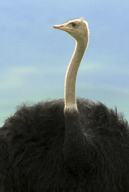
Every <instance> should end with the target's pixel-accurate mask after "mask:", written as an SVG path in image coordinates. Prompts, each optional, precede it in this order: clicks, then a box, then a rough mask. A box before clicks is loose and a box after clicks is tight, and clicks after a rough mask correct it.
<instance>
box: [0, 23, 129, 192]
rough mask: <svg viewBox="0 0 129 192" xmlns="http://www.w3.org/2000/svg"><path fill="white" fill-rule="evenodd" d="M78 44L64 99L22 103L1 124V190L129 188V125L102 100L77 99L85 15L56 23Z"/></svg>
mask: <svg viewBox="0 0 129 192" xmlns="http://www.w3.org/2000/svg"><path fill="white" fill-rule="evenodd" d="M54 28H56V29H60V30H64V31H66V32H68V33H69V34H70V35H72V37H74V39H75V40H76V47H75V51H74V54H73V56H72V59H71V61H70V64H69V66H68V70H67V72H66V78H65V89H64V90H65V91H64V100H63V99H60V100H54V101H49V102H44V103H39V104H36V105H35V106H31V107H27V106H23V107H21V109H19V110H18V111H17V112H16V113H15V114H14V115H13V116H12V117H10V118H9V119H7V120H6V122H5V124H4V126H3V127H2V128H1V130H0V154H1V155H0V191H1V192H128V191H129V127H128V124H127V122H126V121H125V120H124V119H123V118H122V117H121V116H119V115H118V114H117V111H114V110H112V109H108V108H107V107H106V106H105V105H104V104H102V103H99V102H98V103H96V102H92V101H89V100H87V99H76V94H75V87H76V86H75V85H76V76H77V71H78V68H79V64H80V62H81V59H82V57H83V54H84V52H85V49H86V48H87V43H88V37H89V30H88V24H87V22H86V21H85V20H84V19H75V20H71V21H69V22H66V23H64V24H63V25H56V26H54Z"/></svg>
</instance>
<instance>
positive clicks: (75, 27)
mask: <svg viewBox="0 0 129 192" xmlns="http://www.w3.org/2000/svg"><path fill="white" fill-rule="evenodd" d="M54 28H55V29H60V30H63V31H66V32H68V33H69V34H70V35H71V36H72V37H73V38H75V39H76V40H77V41H78V40H84V39H85V38H88V35H89V30H88V23H87V21H86V20H84V19H83V18H80V19H74V20H70V21H68V22H66V23H64V24H61V25H55V26H54Z"/></svg>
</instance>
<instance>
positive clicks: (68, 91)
mask: <svg viewBox="0 0 129 192" xmlns="http://www.w3.org/2000/svg"><path fill="white" fill-rule="evenodd" d="M87 43H88V38H86V39H85V40H84V39H83V40H79V41H76V46H75V50H74V53H73V56H72V58H71V61H70V63H69V65H68V68H67V72H66V76H65V86H64V102H65V110H72V109H74V110H78V108H77V101H76V77H77V72H78V68H79V65H80V62H81V60H82V57H83V55H84V52H85V49H86V47H87Z"/></svg>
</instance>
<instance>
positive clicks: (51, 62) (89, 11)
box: [0, 0, 129, 126]
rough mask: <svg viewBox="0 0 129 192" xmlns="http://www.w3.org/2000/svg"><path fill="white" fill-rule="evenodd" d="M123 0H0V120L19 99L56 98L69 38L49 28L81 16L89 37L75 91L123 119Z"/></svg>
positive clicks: (127, 91)
mask: <svg viewBox="0 0 129 192" xmlns="http://www.w3.org/2000/svg"><path fill="white" fill-rule="evenodd" d="M128 7H129V1H128V0H123V1H121V0H69V1H66V0H4V1H0V53H1V54H0V126H2V125H3V123H4V121H5V120H6V119H7V118H8V117H10V116H11V115H13V114H14V112H15V111H16V110H17V108H18V107H19V106H21V105H23V104H27V105H33V104H35V103H38V102H40V101H45V100H52V99H57V98H62V97H63V95H64V93H63V84H64V76H65V71H66V67H67V64H68V62H69V59H70V57H71V54H72V51H73V49H74V41H73V39H72V38H70V36H68V35H67V34H66V33H64V32H62V31H57V30H54V29H53V28H52V26H53V25H54V24H60V23H63V22H65V21H68V20H69V19H74V18H80V17H83V18H85V19H86V20H87V21H88V23H89V27H90V42H89V48H88V50H87V53H86V55H85V57H84V59H83V61H82V63H81V66H80V69H79V73H78V79H77V95H78V97H83V98H88V99H91V100H97V101H101V102H103V103H104V104H105V105H107V106H108V107H110V108H115V107H117V108H118V111H119V112H120V113H122V114H123V115H124V116H125V118H126V119H127V120H128V121H129V11H128Z"/></svg>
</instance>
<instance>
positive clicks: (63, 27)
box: [53, 24, 65, 30]
mask: <svg viewBox="0 0 129 192" xmlns="http://www.w3.org/2000/svg"><path fill="white" fill-rule="evenodd" d="M53 28H54V29H60V30H65V25H64V24H63V25H54V26H53Z"/></svg>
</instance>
